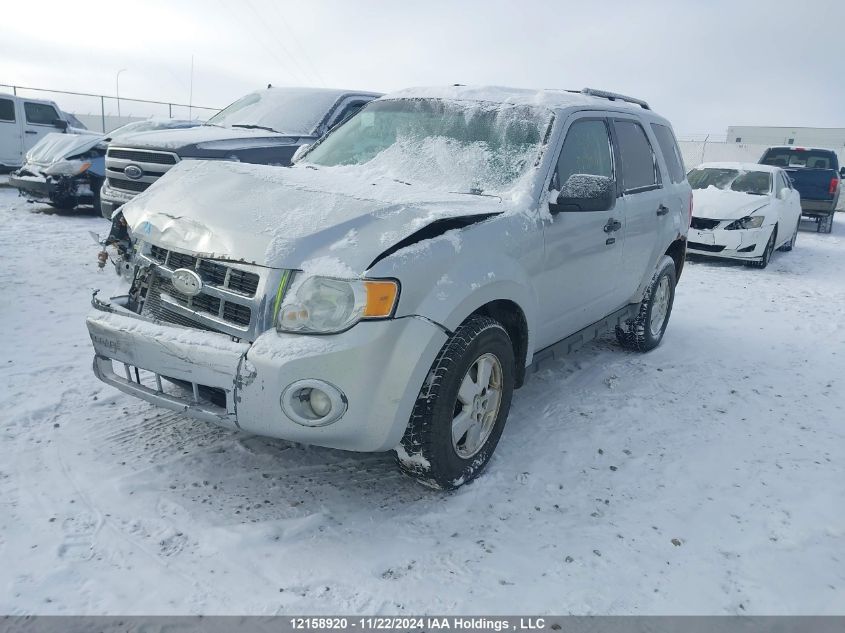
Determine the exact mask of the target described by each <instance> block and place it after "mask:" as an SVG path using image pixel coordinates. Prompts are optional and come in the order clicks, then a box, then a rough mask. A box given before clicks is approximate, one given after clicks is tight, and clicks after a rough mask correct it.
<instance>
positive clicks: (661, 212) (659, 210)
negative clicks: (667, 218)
mask: <svg viewBox="0 0 845 633" xmlns="http://www.w3.org/2000/svg"><path fill="white" fill-rule="evenodd" d="M667 213H669V207H667V206H666V205H665V204H661V205H660V206H659V207H657V215H666V214H667Z"/></svg>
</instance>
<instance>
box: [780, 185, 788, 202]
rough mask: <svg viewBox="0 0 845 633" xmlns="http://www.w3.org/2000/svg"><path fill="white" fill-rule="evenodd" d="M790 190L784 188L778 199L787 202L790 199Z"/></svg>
mask: <svg viewBox="0 0 845 633" xmlns="http://www.w3.org/2000/svg"><path fill="white" fill-rule="evenodd" d="M789 191H790V189H789V188H788V187H784V188H783V189H781V190H780V191H779V192H778V198H780V199H781V200H786V199H787V198H788V197H789Z"/></svg>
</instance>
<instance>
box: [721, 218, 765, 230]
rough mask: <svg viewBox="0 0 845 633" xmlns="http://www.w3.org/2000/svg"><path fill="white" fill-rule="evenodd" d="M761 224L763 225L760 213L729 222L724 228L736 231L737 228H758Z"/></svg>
mask: <svg viewBox="0 0 845 633" xmlns="http://www.w3.org/2000/svg"><path fill="white" fill-rule="evenodd" d="M761 226H763V216H762V215H749V216H747V217H744V218H741V219H739V220H736V221H734V222H731V223H730V224H728V225H727V226H726V227H725V230H726V231H736V230H737V229H759V228H760V227H761Z"/></svg>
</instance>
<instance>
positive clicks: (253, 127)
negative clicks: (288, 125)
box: [230, 123, 281, 134]
mask: <svg viewBox="0 0 845 633" xmlns="http://www.w3.org/2000/svg"><path fill="white" fill-rule="evenodd" d="M230 127H242V128H246V129H247V130H267V131H268V132H275V133H276V134H281V132H279V131H278V130H274V129H273V128H271V127H267V126H266V125H251V124H246V123H235V124H233V125H231V126H230Z"/></svg>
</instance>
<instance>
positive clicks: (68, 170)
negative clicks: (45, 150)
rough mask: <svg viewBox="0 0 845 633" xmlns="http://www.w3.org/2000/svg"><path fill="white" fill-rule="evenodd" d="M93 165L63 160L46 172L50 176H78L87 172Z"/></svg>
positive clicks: (85, 162)
mask: <svg viewBox="0 0 845 633" xmlns="http://www.w3.org/2000/svg"><path fill="white" fill-rule="evenodd" d="M90 166H91V163H89V162H87V161H84V162H83V161H81V160H63V161H60V162H58V163H55V164H53V165H50V166H49V167H48V168H47V169H45V170H44V173H45V174H48V175H50V176H76V175H77V174H81V173H82V172H84V171H85V170H87V169H88V168H89V167H90Z"/></svg>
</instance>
